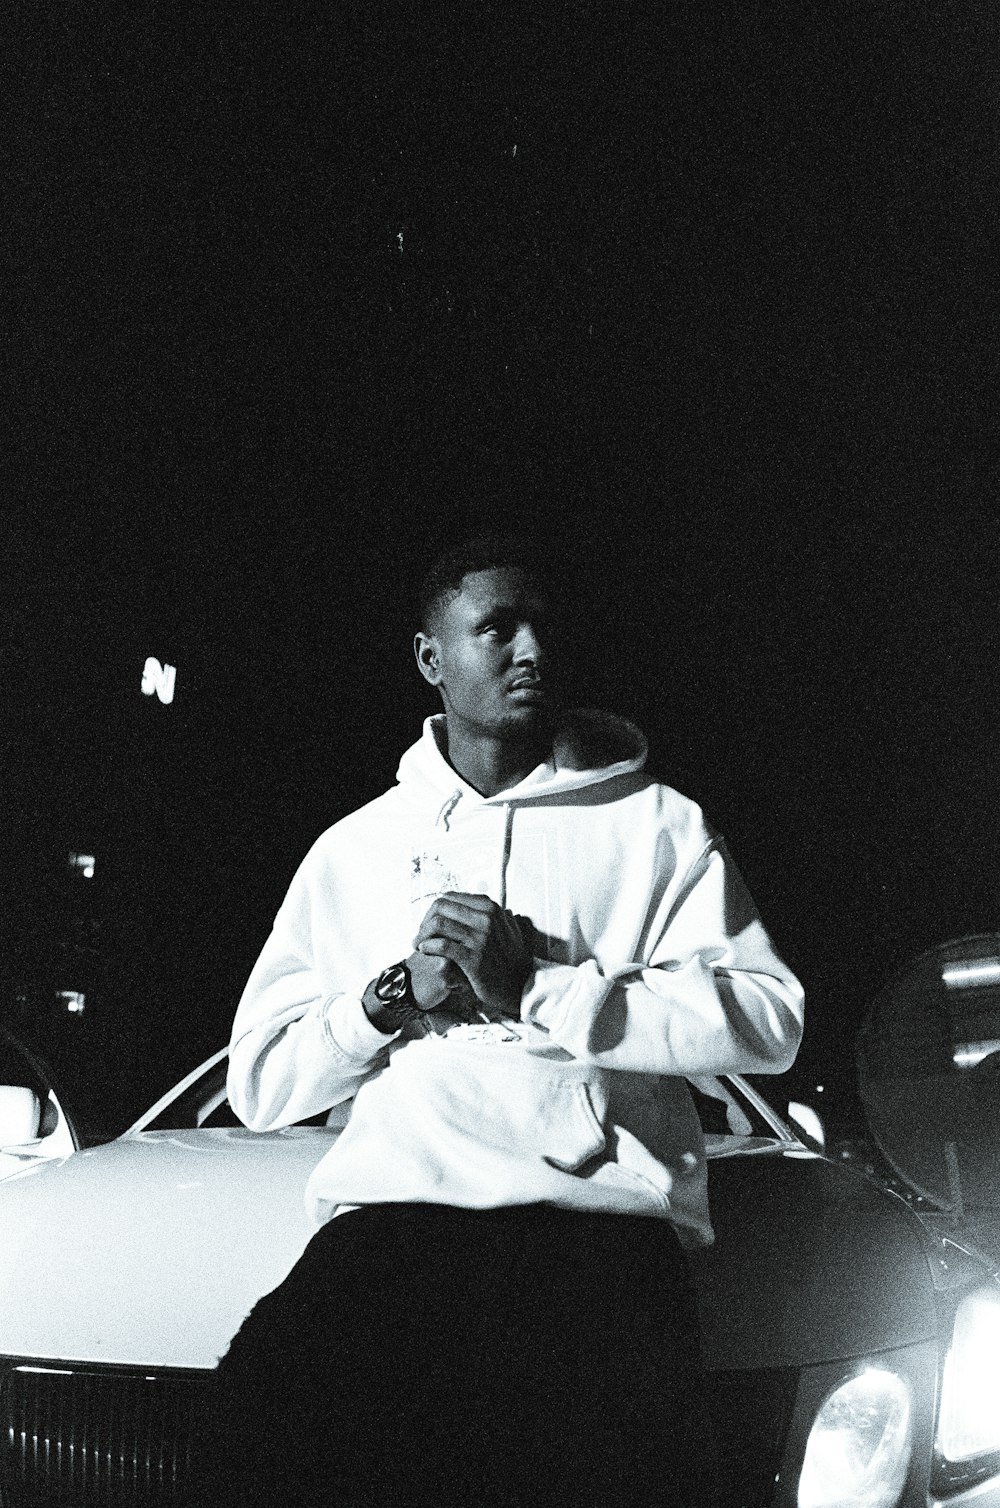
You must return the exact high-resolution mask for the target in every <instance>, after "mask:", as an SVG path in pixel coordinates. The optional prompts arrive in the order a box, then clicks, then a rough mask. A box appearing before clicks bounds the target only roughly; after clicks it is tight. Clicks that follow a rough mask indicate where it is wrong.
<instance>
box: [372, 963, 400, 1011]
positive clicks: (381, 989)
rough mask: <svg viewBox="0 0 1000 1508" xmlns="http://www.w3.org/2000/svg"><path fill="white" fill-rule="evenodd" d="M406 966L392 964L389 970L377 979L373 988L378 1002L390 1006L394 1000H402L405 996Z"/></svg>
mask: <svg viewBox="0 0 1000 1508" xmlns="http://www.w3.org/2000/svg"><path fill="white" fill-rule="evenodd" d="M407 982H408V981H407V978H406V965H405V964H402V963H394V964H393V965H392V967H391V968H389V969H385V970H384V971H383V972H382V973H381V974H380V975H379V977H378V983H377V984H376V986H375V994H376V995H377V996H378V998H379V1000H383V1001H385V1002H386V1003H387V1004H391V1002H392V1001H394V1000H402V999H403V998H404V996H405V995H406V986H407Z"/></svg>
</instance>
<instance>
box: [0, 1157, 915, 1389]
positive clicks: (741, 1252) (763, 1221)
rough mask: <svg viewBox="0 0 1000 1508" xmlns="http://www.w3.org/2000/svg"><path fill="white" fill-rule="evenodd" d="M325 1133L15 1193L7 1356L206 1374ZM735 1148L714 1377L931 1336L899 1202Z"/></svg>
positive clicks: (9, 1238)
mask: <svg viewBox="0 0 1000 1508" xmlns="http://www.w3.org/2000/svg"><path fill="white" fill-rule="evenodd" d="M336 1134H337V1133H336V1132H333V1131H330V1130H327V1129H324V1128H315V1127H293V1128H289V1129H288V1130H284V1131H277V1132H269V1133H266V1134H263V1135H262V1134H259V1133H255V1132H251V1131H246V1130H242V1129H219V1130H198V1131H174V1132H168V1131H161V1132H141V1133H133V1134H130V1135H127V1136H125V1137H123V1138H122V1139H120V1140H119V1141H116V1142H111V1143H109V1144H108V1145H106V1146H101V1147H93V1148H90V1149H88V1150H86V1151H83V1152H78V1153H76V1154H75V1155H74V1156H72V1157H69V1158H67V1159H66V1160H65V1161H63V1162H61V1163H46V1164H39V1165H37V1166H35V1167H32V1168H29V1169H28V1170H26V1171H25V1172H24V1173H23V1174H21V1175H19V1176H17V1177H15V1178H13V1179H11V1180H9V1181H8V1182H6V1183H5V1184H4V1185H3V1187H2V1188H0V1226H2V1228H3V1231H4V1239H3V1242H2V1244H0V1354H6V1355H8V1356H18V1357H31V1358H38V1359H48V1360H64V1361H81V1360H86V1361H100V1362H109V1363H122V1364H129V1365H139V1366H150V1367H183V1368H188V1367H193V1368H204V1367H212V1366H214V1365H215V1363H216V1362H217V1360H218V1358H219V1357H220V1356H221V1355H222V1354H223V1353H224V1352H225V1350H226V1348H227V1346H228V1344H229V1341H230V1340H231V1338H232V1336H233V1335H234V1334H235V1333H236V1331H237V1329H238V1328H239V1326H240V1324H241V1323H242V1321H243V1319H244V1318H245V1316H246V1315H247V1314H248V1313H249V1311H250V1310H251V1308H252V1307H253V1305H254V1304H255V1303H256V1301H257V1299H258V1298H260V1297H261V1296H262V1295H263V1294H265V1293H268V1292H270V1291H271V1290H272V1289H273V1288H275V1287H276V1286H277V1285H278V1284H279V1283H280V1282H281V1280H282V1279H283V1278H284V1276H285V1274H286V1273H287V1272H288V1271H289V1269H290V1268H291V1267H292V1265H293V1264H294V1262H295V1261H296V1259H297V1257H298V1256H299V1254H300V1252H301V1251H302V1248H303V1247H304V1246H305V1244H306V1242H307V1241H308V1239H309V1237H310V1236H311V1235H312V1233H313V1231H314V1229H315V1227H314V1226H313V1224H312V1223H311V1221H310V1219H309V1217H308V1216H307V1214H306V1212H305V1206H304V1200H303V1195H304V1189H305V1184H306V1181H307V1179H308V1177H309V1174H310V1173H311V1171H312V1169H313V1168H314V1167H315V1166H316V1164H317V1163H318V1162H319V1160H320V1158H321V1157H322V1156H323V1155H324V1154H325V1152H326V1151H327V1150H328V1148H329V1146H330V1144H331V1141H332V1140H333V1139H334V1138H335V1136H336ZM730 1144H731V1148H732V1150H731V1151H730V1152H729V1153H728V1155H722V1156H719V1155H712V1156H711V1157H710V1163H709V1167H710V1194H711V1204H712V1211H713V1222H714V1225H715V1230H716V1241H715V1244H714V1246H712V1247H709V1248H707V1249H706V1250H704V1251H702V1252H699V1253H696V1254H694V1256H693V1258H692V1267H693V1271H694V1275H695V1280H696V1283H697V1288H698V1298H699V1306H700V1309H701V1316H702V1328H703V1346H704V1353H705V1359H706V1363H707V1365H709V1366H710V1367H712V1368H714V1369H720V1370H723V1369H731V1368H755V1367H771V1366H801V1365H805V1364H808V1363H810V1362H820V1361H830V1360H834V1359H838V1358H846V1357H851V1356H861V1355H865V1354H870V1353H872V1352H873V1351H878V1350H882V1349H890V1348H892V1347H895V1346H901V1345H906V1344H909V1343H911V1342H914V1341H921V1340H926V1339H927V1338H928V1337H929V1336H931V1335H933V1334H934V1331H935V1309H934V1297H933V1285H932V1281H931V1276H930V1266H929V1264H928V1262H927V1259H926V1250H927V1248H926V1245H925V1237H924V1235H923V1232H922V1230H921V1228H920V1227H919V1225H918V1223H917V1222H916V1220H915V1219H914V1218H913V1216H912V1215H911V1213H910V1211H908V1210H907V1209H906V1207H905V1206H904V1205H903V1204H902V1202H901V1201H899V1200H894V1199H892V1198H891V1197H890V1196H888V1195H886V1194H884V1193H883V1192H882V1191H881V1190H879V1189H876V1188H874V1187H873V1186H871V1185H870V1184H868V1183H866V1182H865V1181H863V1180H861V1179H859V1178H856V1177H853V1176H852V1175H850V1174H848V1173H846V1172H844V1171H843V1170H841V1169H840V1168H838V1167H836V1166H835V1165H833V1164H831V1163H829V1162H826V1161H825V1160H824V1159H822V1158H819V1157H813V1156H812V1155H810V1154H808V1153H805V1152H802V1151H799V1152H792V1153H789V1151H788V1149H787V1147H785V1148H783V1147H782V1146H781V1145H780V1144H769V1143H766V1142H764V1143H762V1142H759V1141H757V1142H754V1141H752V1140H750V1139H748V1140H747V1141H745V1142H743V1143H740V1142H739V1141H738V1139H730ZM710 1150H711V1149H710ZM546 1278H547V1275H546V1274H540V1275H539V1280H540V1281H541V1282H544V1281H546Z"/></svg>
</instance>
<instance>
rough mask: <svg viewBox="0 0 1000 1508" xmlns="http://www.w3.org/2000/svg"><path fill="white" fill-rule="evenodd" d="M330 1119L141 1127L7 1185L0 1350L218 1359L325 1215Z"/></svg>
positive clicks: (206, 1363) (150, 1361)
mask: <svg viewBox="0 0 1000 1508" xmlns="http://www.w3.org/2000/svg"><path fill="white" fill-rule="evenodd" d="M333 1134H334V1133H331V1132H329V1131H326V1130H324V1129H321V1128H315V1127H293V1128H289V1129H288V1130H285V1131H277V1132H272V1133H270V1134H269V1135H267V1136H259V1135H257V1134H255V1133H254V1132H252V1131H246V1130H243V1129H228V1128H227V1129H219V1130H199V1131H161V1132H143V1133H140V1134H137V1135H131V1136H126V1137H123V1138H121V1139H120V1140H118V1141H114V1142H110V1143H108V1144H107V1145H106V1146H100V1147H91V1148H88V1149H87V1150H85V1151H82V1152H77V1153H75V1154H74V1155H73V1156H72V1157H68V1158H66V1159H65V1160H64V1161H62V1162H59V1163H51V1162H50V1163H39V1164H35V1165H34V1166H32V1167H31V1168H29V1169H27V1170H26V1171H25V1172H24V1173H23V1174H21V1175H19V1176H17V1177H15V1178H12V1179H10V1180H8V1181H7V1182H6V1183H5V1184H4V1185H3V1186H2V1187H0V1210H2V1214H0V1227H2V1229H3V1233H4V1234H3V1241H2V1242H0V1353H5V1354H6V1355H15V1356H32V1357H44V1358H62V1359H76V1360H80V1359H86V1360H91V1361H104V1362H124V1363H135V1362H139V1363H141V1364H142V1365H148V1366H157V1367H211V1366H214V1365H215V1363H216V1362H217V1361H218V1359H219V1357H220V1355H222V1353H223V1352H224V1351H225V1350H226V1347H227V1346H228V1344H229V1341H230V1340H231V1339H232V1337H233V1335H234V1334H235V1333H236V1331H237V1329H238V1328H239V1326H240V1324H241V1323H242V1321H243V1319H244V1318H245V1316H246V1315H247V1314H248V1313H249V1311H250V1310H251V1308H252V1307H253V1305H254V1304H255V1303H256V1301H257V1299H258V1298H260V1297H261V1295H262V1294H264V1293H268V1292H270V1291H271V1289H272V1288H275V1287H276V1286H277V1285H278V1284H279V1283H280V1282H281V1280H282V1279H283V1278H284V1276H285V1274H286V1273H287V1272H288V1271H289V1269H290V1268H291V1267H292V1265H293V1264H294V1262H295V1261H296V1259H297V1258H298V1256H299V1254H300V1252H301V1251H302V1248H303V1247H304V1246H305V1244H306V1242H307V1241H308V1239H309V1237H310V1236H311V1235H312V1234H313V1232H314V1230H315V1226H314V1225H313V1224H312V1222H311V1220H310V1219H309V1217H308V1215H307V1214H306V1211H305V1205H304V1202H303V1195H304V1190H305V1185H306V1180H307V1179H308V1177H309V1174H310V1173H311V1172H312V1170H313V1168H314V1167H315V1166H316V1164H317V1163H318V1162H319V1160H320V1158H321V1157H322V1156H323V1155H324V1153H325V1152H326V1151H327V1149H328V1148H329V1146H330V1142H331V1137H332V1135H333Z"/></svg>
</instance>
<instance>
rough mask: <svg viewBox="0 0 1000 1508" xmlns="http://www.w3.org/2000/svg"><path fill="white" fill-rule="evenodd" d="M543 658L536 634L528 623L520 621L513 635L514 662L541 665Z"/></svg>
mask: <svg viewBox="0 0 1000 1508" xmlns="http://www.w3.org/2000/svg"><path fill="white" fill-rule="evenodd" d="M544 658H545V653H544V651H543V649H542V646H541V642H540V641H539V638H538V635H537V633H536V632H535V630H534V628H532V626H531V624H530V623H522V624H521V626H520V628H519V629H518V631H517V633H516V635H515V636H514V663H515V664H516V665H541V663H542V660H543V659H544Z"/></svg>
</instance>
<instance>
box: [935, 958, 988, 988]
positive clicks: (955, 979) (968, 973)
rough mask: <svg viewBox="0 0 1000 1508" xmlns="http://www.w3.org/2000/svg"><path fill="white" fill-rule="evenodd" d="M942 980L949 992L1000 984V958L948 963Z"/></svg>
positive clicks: (943, 970) (942, 972) (942, 971)
mask: <svg viewBox="0 0 1000 1508" xmlns="http://www.w3.org/2000/svg"><path fill="white" fill-rule="evenodd" d="M941 978H942V979H943V980H944V982H945V984H946V985H947V986H948V988H949V990H968V989H974V988H975V987H976V985H979V984H1000V958H973V959H971V960H970V962H969V963H946V964H945V966H944V968H943V969H942V970H941Z"/></svg>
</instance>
